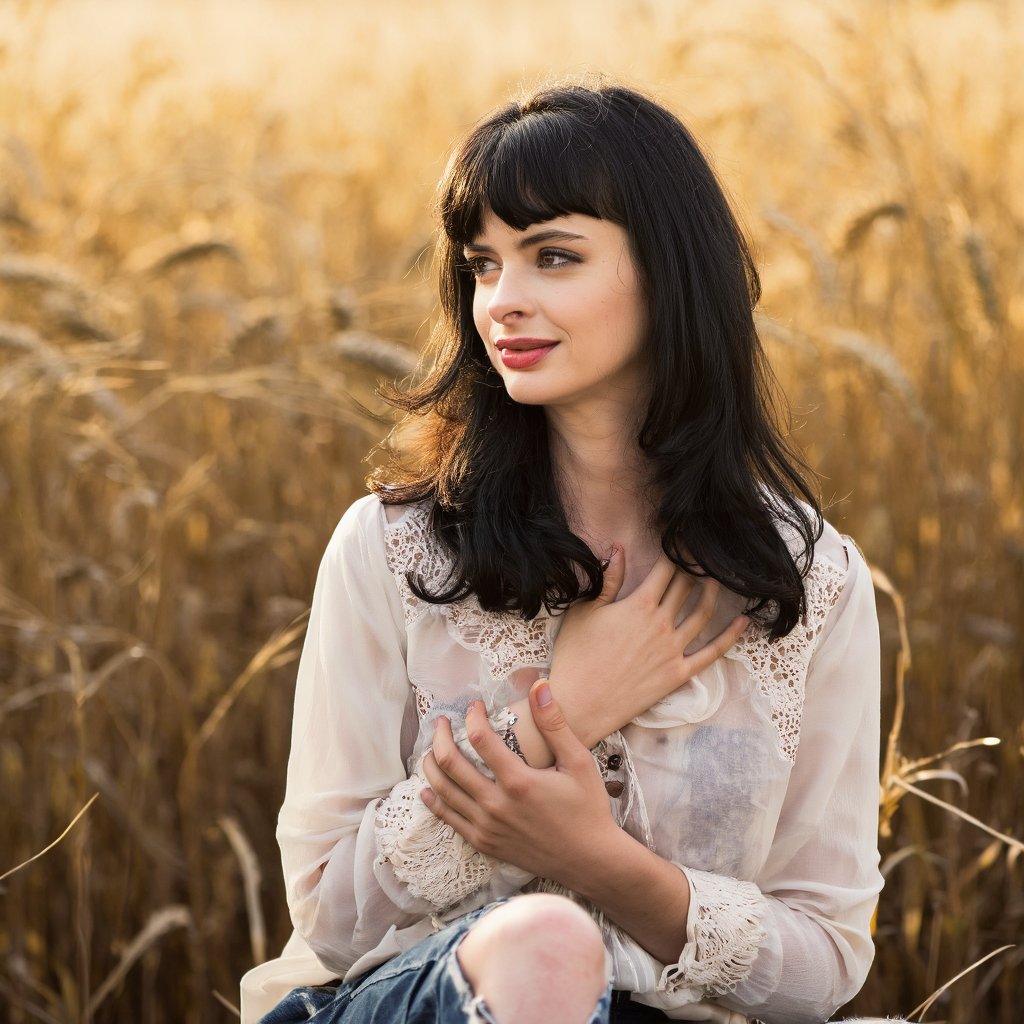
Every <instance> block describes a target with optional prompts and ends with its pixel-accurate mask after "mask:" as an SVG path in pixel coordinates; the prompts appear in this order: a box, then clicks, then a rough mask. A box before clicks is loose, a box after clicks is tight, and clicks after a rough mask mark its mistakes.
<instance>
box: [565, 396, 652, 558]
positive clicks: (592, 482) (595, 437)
mask: <svg viewBox="0 0 1024 1024" xmlns="http://www.w3.org/2000/svg"><path fill="white" fill-rule="evenodd" d="M545 414H546V417H547V422H548V436H549V443H550V445H551V459H552V465H553V468H554V472H555V479H556V481H557V485H558V489H559V495H560V497H561V499H562V506H563V508H564V509H565V514H566V518H567V520H568V522H569V526H570V528H571V529H573V530H574V531H575V532H576V533H578V534H579V535H580V536H581V537H583V539H584V540H586V541H588V542H589V543H591V546H592V547H593V548H594V550H595V553H597V554H602V552H600V551H598V548H599V547H604V546H605V545H608V544H610V543H611V542H612V541H619V542H620V543H623V544H625V543H628V542H629V541H631V540H635V539H637V538H639V537H640V536H643V535H646V534H648V533H649V531H650V519H651V510H650V508H649V501H648V499H647V497H646V495H647V494H648V492H649V478H648V474H647V467H646V460H645V459H644V457H643V455H642V453H641V452H640V449H639V447H638V445H637V443H636V434H637V429H638V424H637V423H635V422H632V421H631V420H630V419H629V417H628V416H626V415H609V410H608V409H597V408H590V409H579V408H573V409H559V408H553V407H549V408H547V409H546V410H545ZM605 553H606V552H605Z"/></svg>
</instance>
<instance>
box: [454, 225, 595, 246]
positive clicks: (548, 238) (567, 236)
mask: <svg viewBox="0 0 1024 1024" xmlns="http://www.w3.org/2000/svg"><path fill="white" fill-rule="evenodd" d="M586 237H587V236H586V235H577V234H576V233H575V232H573V231H559V230H558V229H556V228H549V229H548V230H547V231H535V232H534V233H533V234H532V235H527V236H526V237H525V238H521V239H519V241H518V242H516V248H517V249H529V248H530V246H531V245H538V244H539V243H541V242H571V241H574V240H575V241H579V240H583V241H586ZM462 248H463V249H464V250H465V251H466V252H493V251H494V249H493V247H492V246H489V245H478V244H477V243H475V242H469V243H467V244H466V245H464V246H463V247H462Z"/></svg>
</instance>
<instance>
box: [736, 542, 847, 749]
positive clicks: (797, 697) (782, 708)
mask: <svg viewBox="0 0 1024 1024" xmlns="http://www.w3.org/2000/svg"><path fill="white" fill-rule="evenodd" d="M846 576H847V570H846V569H841V568H840V567H839V566H837V565H834V564H833V563H832V562H830V561H828V560H826V559H817V560H816V561H814V562H813V563H812V565H811V567H810V569H809V570H808V572H807V577H806V579H805V581H804V589H805V592H806V594H807V611H806V613H805V615H804V617H803V619H801V621H800V622H799V623H798V624H797V626H796V628H795V629H793V630H792V631H791V632H790V633H787V634H786V636H783V637H779V639H778V640H769V639H768V630H767V629H765V628H764V627H763V626H757V625H756V624H752V625H751V626H750V627H748V629H747V630H746V632H744V634H743V636H741V637H740V638H739V640H737V641H736V643H735V644H734V645H733V647H732V648H731V649H730V650H729V651H728V652H726V657H730V658H738V659H740V660H741V661H743V662H744V663H745V664H746V666H747V668H748V669H749V671H750V674H751V676H752V677H753V679H754V681H755V683H756V685H757V689H758V691H759V692H760V694H761V695H762V696H763V697H765V698H766V699H767V700H768V707H769V711H770V714H771V720H772V723H773V724H774V726H775V728H776V730H777V731H778V734H779V753H780V754H781V755H782V757H783V758H785V760H787V761H788V762H789V763H790V764H792V763H793V762H794V761H795V760H796V750H797V747H798V746H799V744H800V720H801V718H802V716H803V708H804V679H805V678H806V676H807V668H808V666H809V665H810V661H811V655H812V654H813V653H814V649H815V647H816V646H817V643H818V638H819V637H820V636H821V631H822V629H823V628H824V625H825V620H826V619H827V618H828V614H829V612H830V611H831V610H832V608H833V607H834V606H835V603H836V601H837V600H839V595H840V594H841V593H842V590H843V584H844V583H845V582H846Z"/></svg>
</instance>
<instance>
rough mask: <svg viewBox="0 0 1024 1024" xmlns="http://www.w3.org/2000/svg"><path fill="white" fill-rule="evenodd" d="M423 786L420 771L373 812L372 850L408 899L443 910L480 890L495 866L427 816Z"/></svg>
mask: <svg viewBox="0 0 1024 1024" xmlns="http://www.w3.org/2000/svg"><path fill="white" fill-rule="evenodd" d="M427 785H428V782H427V780H426V778H425V777H424V776H423V775H422V773H421V770H420V768H419V766H418V765H417V768H416V771H415V772H413V774H412V775H411V776H410V777H409V778H408V779H405V780H404V781H403V782H400V783H398V785H396V786H395V788H394V789H393V790H392V791H391V794H390V796H388V797H386V798H385V799H383V800H381V801H380V802H379V803H378V804H377V808H376V833H377V849H378V850H379V855H380V858H381V859H382V860H386V861H388V863H390V865H391V869H392V871H393V873H394V875H395V878H397V879H398V880H399V881H400V882H402V883H404V884H405V886H406V888H407V889H408V891H409V894H410V895H411V896H415V897H418V898H420V899H424V900H427V901H428V902H429V903H430V904H431V905H432V906H434V907H437V908H439V909H440V908H444V907H449V906H452V905H453V904H455V903H458V902H459V900H461V899H463V898H464V897H465V896H468V895H469V893H471V892H474V891H475V890H477V889H479V888H480V886H481V885H483V884H484V883H485V882H486V881H487V879H488V878H489V877H490V876H491V874H492V872H493V871H494V867H495V865H496V864H497V861H495V860H494V859H493V858H491V857H487V856H485V855H484V854H482V853H479V852H478V851H477V850H475V849H473V847H472V846H470V845H469V843H467V842H466V841H465V840H464V839H463V838H462V836H460V835H459V834H458V832H456V831H455V829H453V828H452V827H451V825H448V824H446V823H445V822H443V821H442V820H441V819H440V818H438V817H436V816H435V815H434V814H432V813H431V811H430V809H429V808H428V807H427V806H426V805H425V804H424V803H423V801H422V800H421V799H420V791H421V790H422V789H424V788H425V787H426V786H427Z"/></svg>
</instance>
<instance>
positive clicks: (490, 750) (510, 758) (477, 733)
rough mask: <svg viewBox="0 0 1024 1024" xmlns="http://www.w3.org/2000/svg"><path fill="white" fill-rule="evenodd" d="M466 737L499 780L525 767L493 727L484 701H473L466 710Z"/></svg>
mask: <svg viewBox="0 0 1024 1024" xmlns="http://www.w3.org/2000/svg"><path fill="white" fill-rule="evenodd" d="M466 738H467V739H468V740H469V743H470V746H472V748H473V749H474V750H475V751H476V752H477V753H478V754H479V755H480V758H481V760H483V762H484V764H485V765H487V767H488V768H490V770H491V771H492V772H493V773H494V777H495V779H498V780H499V781H501V780H502V779H504V778H507V777H508V775H509V774H510V773H515V772H517V771H519V770H520V769H522V768H524V767H525V765H524V763H523V761H522V760H521V759H520V758H519V757H518V756H517V755H516V754H513V753H512V751H511V750H509V748H508V747H507V746H505V741H504V740H503V739H502V738H501V737H500V736H499V735H498V734H497V733H496V732H495V731H494V729H493V728H492V727H491V723H490V722H489V721H488V720H487V710H486V709H485V708H484V705H483V702H482V701H473V703H472V704H471V705H470V706H469V710H468V711H467V712H466Z"/></svg>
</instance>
